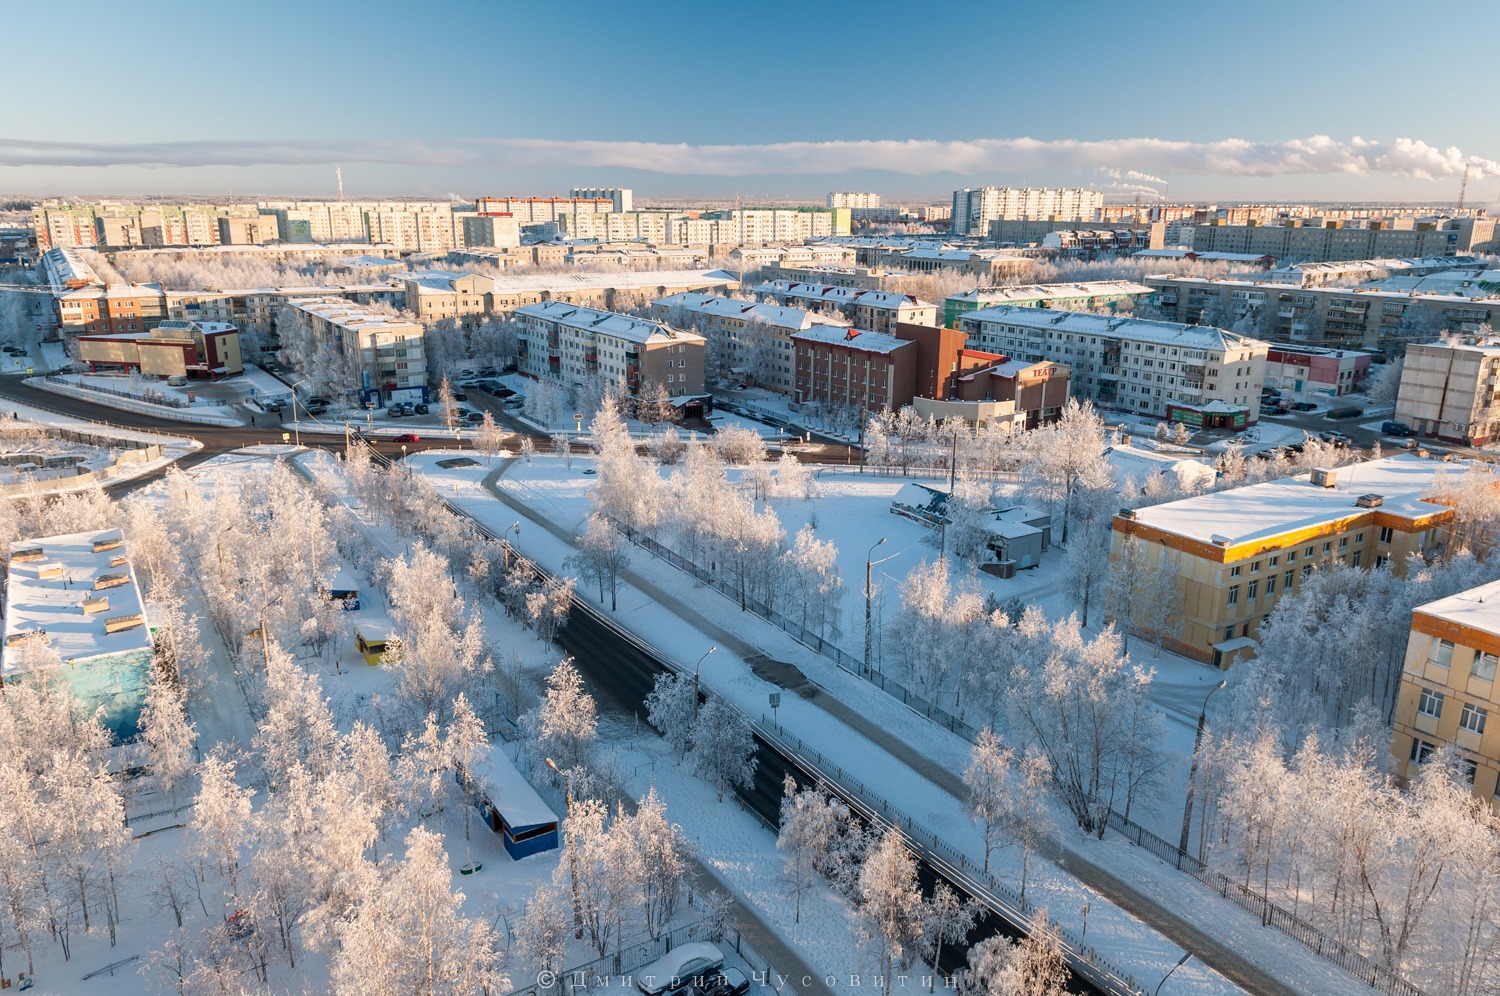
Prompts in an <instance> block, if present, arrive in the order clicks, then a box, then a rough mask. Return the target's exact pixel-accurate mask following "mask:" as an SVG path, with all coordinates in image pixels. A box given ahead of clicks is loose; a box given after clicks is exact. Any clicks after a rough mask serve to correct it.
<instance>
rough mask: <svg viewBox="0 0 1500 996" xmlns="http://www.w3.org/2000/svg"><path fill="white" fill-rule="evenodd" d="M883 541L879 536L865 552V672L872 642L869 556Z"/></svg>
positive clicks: (871, 593)
mask: <svg viewBox="0 0 1500 996" xmlns="http://www.w3.org/2000/svg"><path fill="white" fill-rule="evenodd" d="M884 542H885V537H884V536H882V537H880V539H878V540H876V541H875V542H874V544H873V545H871V547H870V552H869V553H867V554H865V674H869V673H870V646H871V643H872V642H873V640H872V630H871V628H870V601H871V599H872V598H874V585H873V583H872V581H873V579H874V569H875V564H874V562H873V561H872V560H871V559H870V558H872V557H874V556H875V547H877V546H879V545H880V544H882V543H884Z"/></svg>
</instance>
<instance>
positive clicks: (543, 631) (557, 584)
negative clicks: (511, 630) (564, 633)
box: [526, 578, 573, 645]
mask: <svg viewBox="0 0 1500 996" xmlns="http://www.w3.org/2000/svg"><path fill="white" fill-rule="evenodd" d="M572 605H573V579H572V578H549V579H547V580H546V581H544V582H543V583H542V584H541V586H540V587H539V588H538V589H537V590H535V591H531V592H528V593H527V595H526V620H527V621H528V622H529V623H530V624H531V627H532V629H533V630H535V631H536V638H537V639H538V640H540V641H541V642H542V643H543V644H545V645H550V644H551V643H552V641H553V640H554V639H556V638H557V631H558V630H560V629H562V627H563V625H564V624H565V623H567V621H568V610H569V609H570V608H571V607H572Z"/></svg>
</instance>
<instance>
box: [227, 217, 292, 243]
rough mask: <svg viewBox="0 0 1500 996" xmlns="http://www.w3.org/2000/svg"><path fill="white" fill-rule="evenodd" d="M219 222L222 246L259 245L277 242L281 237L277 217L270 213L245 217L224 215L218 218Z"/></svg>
mask: <svg viewBox="0 0 1500 996" xmlns="http://www.w3.org/2000/svg"><path fill="white" fill-rule="evenodd" d="M217 222H218V226H219V245H222V246H259V245H265V244H266V243H268V242H275V241H276V239H277V238H278V237H279V231H280V230H279V228H278V226H277V223H276V218H275V217H274V216H272V215H269V214H257V215H255V216H254V217H245V218H231V217H223V218H219V219H217Z"/></svg>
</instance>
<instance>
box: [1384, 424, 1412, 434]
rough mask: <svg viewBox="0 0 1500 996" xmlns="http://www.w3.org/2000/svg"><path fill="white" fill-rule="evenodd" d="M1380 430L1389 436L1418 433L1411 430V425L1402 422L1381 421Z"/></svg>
mask: <svg viewBox="0 0 1500 996" xmlns="http://www.w3.org/2000/svg"><path fill="white" fill-rule="evenodd" d="M1380 431H1381V432H1383V433H1385V434H1386V435H1387V436H1415V435H1416V433H1415V432H1413V431H1412V430H1411V427H1410V426H1408V425H1403V424H1402V423H1400V422H1381V423H1380Z"/></svg>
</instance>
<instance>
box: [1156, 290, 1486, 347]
mask: <svg viewBox="0 0 1500 996" xmlns="http://www.w3.org/2000/svg"><path fill="white" fill-rule="evenodd" d="M1489 272H1491V273H1494V272H1495V271H1489ZM1393 279H1394V278H1393ZM1422 279H1424V280H1432V279H1434V275H1431V274H1429V275H1428V276H1426V277H1424V278H1422ZM1142 282H1143V283H1144V284H1145V285H1146V286H1147V287H1150V288H1151V289H1152V290H1153V291H1154V292H1155V295H1154V297H1153V299H1152V303H1153V304H1155V305H1156V306H1157V307H1158V308H1160V309H1161V310H1162V311H1163V312H1165V313H1166V314H1168V315H1171V316H1172V317H1173V318H1176V319H1177V320H1178V321H1181V322H1188V323H1195V322H1205V323H1208V324H1218V325H1224V326H1234V325H1237V324H1238V323H1240V322H1242V321H1245V320H1247V319H1248V320H1249V321H1250V322H1252V323H1253V324H1254V328H1255V330H1256V334H1257V335H1260V336H1262V337H1264V338H1267V339H1274V340H1276V341H1280V342H1288V343H1294V344H1298V345H1304V344H1305V345H1311V346H1326V347H1332V348H1341V349H1360V350H1365V351H1368V352H1372V353H1381V354H1386V355H1391V354H1397V355H1399V353H1400V352H1401V350H1402V349H1403V348H1404V347H1406V346H1407V344H1408V343H1411V342H1413V341H1418V340H1422V339H1431V338H1435V337H1436V336H1437V335H1438V334H1440V333H1441V332H1442V331H1443V330H1445V329H1452V330H1455V331H1460V332H1475V331H1478V329H1479V327H1480V326H1481V325H1484V324H1486V323H1488V324H1490V325H1492V326H1493V325H1494V324H1496V323H1497V322H1500V274H1497V275H1496V279H1495V280H1487V279H1486V277H1485V274H1484V273H1479V274H1471V273H1469V272H1467V271H1460V274H1459V279H1458V282H1459V283H1466V284H1467V286H1462V287H1456V286H1447V287H1446V289H1447V290H1449V291H1461V292H1460V293H1451V292H1450V293H1423V292H1420V291H1416V290H1398V289H1382V288H1383V287H1387V286H1389V287H1392V288H1394V287H1395V286H1396V285H1395V284H1392V282H1391V280H1386V281H1383V282H1381V283H1377V284H1372V285H1366V286H1360V287H1327V286H1302V287H1298V286H1294V285H1292V284H1289V283H1285V282H1281V281H1263V280H1242V279H1237V278H1212V277H1173V276H1148V277H1146V278H1144V279H1143V281H1142Z"/></svg>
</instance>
